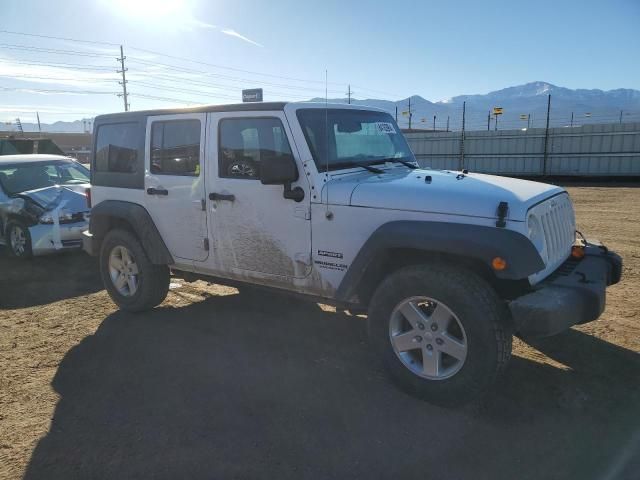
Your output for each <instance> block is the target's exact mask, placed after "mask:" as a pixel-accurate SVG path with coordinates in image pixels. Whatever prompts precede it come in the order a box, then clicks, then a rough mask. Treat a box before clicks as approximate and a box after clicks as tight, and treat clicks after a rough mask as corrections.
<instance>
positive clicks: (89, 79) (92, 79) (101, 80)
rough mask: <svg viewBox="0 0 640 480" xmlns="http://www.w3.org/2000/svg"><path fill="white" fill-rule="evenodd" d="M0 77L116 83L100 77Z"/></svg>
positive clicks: (11, 75) (2, 74) (21, 75)
mask: <svg viewBox="0 0 640 480" xmlns="http://www.w3.org/2000/svg"><path fill="white" fill-rule="evenodd" d="M0 77H7V78H29V79H33V80H68V81H75V82H84V81H96V82H109V81H117V80H118V79H117V78H102V77H82V78H73V77H42V76H40V75H28V74H21V73H18V74H7V73H0Z"/></svg>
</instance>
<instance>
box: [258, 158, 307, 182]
mask: <svg viewBox="0 0 640 480" xmlns="http://www.w3.org/2000/svg"><path fill="white" fill-rule="evenodd" d="M296 180H298V169H297V168H296V163H295V161H294V160H293V157H291V156H290V155H280V156H277V157H270V158H269V157H267V158H265V159H264V161H263V162H262V163H261V165H260V181H261V182H262V184H263V185H286V184H287V183H291V182H295V181H296Z"/></svg>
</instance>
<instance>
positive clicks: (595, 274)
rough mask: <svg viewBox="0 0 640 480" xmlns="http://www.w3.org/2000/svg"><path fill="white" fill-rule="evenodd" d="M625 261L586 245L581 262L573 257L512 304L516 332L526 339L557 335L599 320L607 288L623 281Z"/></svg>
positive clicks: (597, 246) (594, 246)
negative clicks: (576, 326) (581, 324)
mask: <svg viewBox="0 0 640 480" xmlns="http://www.w3.org/2000/svg"><path fill="white" fill-rule="evenodd" d="M621 276H622V258H621V257H620V256H619V255H617V254H616V253H614V252H611V251H609V250H607V249H606V248H605V247H604V246H602V245H601V244H599V243H597V242H588V241H587V242H586V246H585V256H584V258H582V259H581V260H575V259H573V258H571V257H570V258H569V259H568V260H567V261H566V262H565V263H563V264H562V265H561V266H560V267H559V268H558V269H557V270H556V271H555V272H554V273H552V274H551V275H550V276H549V278H547V279H546V280H544V281H542V282H541V283H539V284H538V285H536V290H535V291H533V292H531V293H527V294H525V295H523V296H521V297H518V298H516V299H515V300H512V301H511V302H510V303H509V308H510V310H511V315H512V318H513V321H514V325H515V329H516V331H517V332H518V333H519V335H520V336H522V337H524V338H540V337H548V336H551V335H556V334H558V333H561V332H563V331H565V330H568V329H569V328H571V327H572V326H573V325H576V324H580V323H587V322H591V321H593V320H596V319H597V318H598V317H599V316H600V315H601V314H602V312H603V311H604V307H605V303H606V288H607V287H608V286H609V285H614V284H616V283H618V282H619V281H620V278H621Z"/></svg>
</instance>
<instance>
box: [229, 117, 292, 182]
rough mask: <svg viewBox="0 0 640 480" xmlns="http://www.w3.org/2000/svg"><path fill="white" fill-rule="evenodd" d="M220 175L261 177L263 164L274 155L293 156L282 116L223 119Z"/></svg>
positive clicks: (247, 178) (242, 177)
mask: <svg viewBox="0 0 640 480" xmlns="http://www.w3.org/2000/svg"><path fill="white" fill-rule="evenodd" d="M219 131H220V133H219V135H220V150H219V152H218V175H219V176H220V178H238V179H246V180H257V179H259V178H260V165H261V164H262V162H268V161H269V159H270V158H273V157H279V156H282V155H287V156H291V147H290V146H289V140H287V135H286V133H285V131H284V126H283V125H282V122H281V121H280V119H278V118H270V117H269V118H266V117H265V118H233V119H225V120H221V121H220V127H219Z"/></svg>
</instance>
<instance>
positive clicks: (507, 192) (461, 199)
mask: <svg viewBox="0 0 640 480" xmlns="http://www.w3.org/2000/svg"><path fill="white" fill-rule="evenodd" d="M429 177H430V181H429ZM327 191H328V197H329V203H333V204H342V205H352V206H358V207H372V208H381V209H384V208H386V209H393V210H411V211H421V212H429V213H441V214H448V215H465V216H473V217H485V218H496V215H497V213H496V212H497V208H498V204H499V203H500V202H507V203H508V204H509V213H508V215H507V218H508V219H509V220H512V221H524V220H525V218H526V214H527V210H528V209H529V207H530V206H531V205H533V204H535V203H537V202H539V201H541V200H544V199H545V198H547V197H550V196H552V195H555V194H557V193H560V192H563V191H564V190H563V189H562V188H560V187H557V186H555V185H548V184H545V183H539V182H531V181H528V180H519V179H515V178H509V177H500V176H495V175H484V174H479V173H468V174H464V175H463V174H461V173H460V172H451V171H446V170H427V169H416V170H409V169H405V168H399V167H392V168H388V169H386V170H385V173H382V174H378V175H376V174H373V173H370V172H366V171H364V172H356V173H346V174H343V175H337V176H334V177H333V178H332V179H331V180H330V181H329V182H327V183H326V184H325V187H324V188H323V192H322V197H323V201H327Z"/></svg>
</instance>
